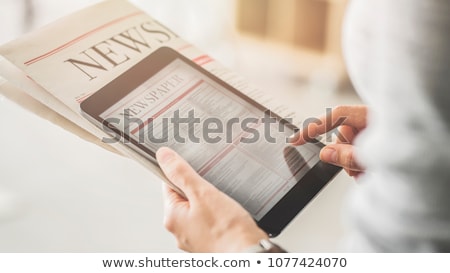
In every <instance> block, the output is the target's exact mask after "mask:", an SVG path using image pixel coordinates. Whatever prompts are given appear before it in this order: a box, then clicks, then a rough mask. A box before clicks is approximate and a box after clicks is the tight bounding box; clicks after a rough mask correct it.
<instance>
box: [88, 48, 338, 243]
mask: <svg viewBox="0 0 450 273" xmlns="http://www.w3.org/2000/svg"><path fill="white" fill-rule="evenodd" d="M81 111H82V114H83V115H84V116H85V117H86V118H87V119H89V120H90V121H91V122H93V123H95V124H96V125H97V126H99V127H100V128H102V129H103V130H104V131H106V132H107V133H109V134H110V135H111V138H105V139H104V140H103V141H105V142H114V141H122V142H124V143H125V144H127V145H129V146H130V147H132V148H133V149H134V150H136V151H137V152H139V153H140V154H142V155H144V156H145V157H147V158H148V159H149V160H151V161H152V162H154V163H155V164H157V163H156V160H155V153H156V151H157V150H158V148H159V147H163V146H168V147H170V148H172V149H173V150H175V151H177V152H178V153H179V154H180V155H181V156H182V157H183V158H185V159H186V160H187V161H188V162H189V163H190V164H191V165H192V167H193V168H194V169H195V170H196V171H197V172H198V173H199V174H200V175H201V176H202V177H204V178H205V179H206V180H207V181H209V182H210V183H212V184H214V185H215V186H216V187H217V188H218V189H220V190H221V191H223V192H224V193H226V194H228V195H229V196H230V197H232V198H233V199H235V200H236V201H237V202H239V203H240V204H241V205H242V206H243V207H244V208H245V209H246V210H247V211H248V212H249V213H250V214H251V215H252V217H253V218H254V220H255V221H256V222H257V223H258V225H259V226H260V227H261V228H262V229H263V230H264V231H266V232H267V233H268V234H269V235H270V236H276V235H278V234H279V233H280V232H281V230H283V228H285V227H286V225H287V224H288V223H289V222H290V221H291V220H292V219H293V218H294V217H295V216H296V215H297V214H298V213H299V212H300V210H302V208H304V207H305V206H306V205H307V204H308V202H309V201H311V199H313V198H314V196H315V195H316V194H317V193H318V192H319V191H320V190H321V189H322V188H323V187H324V186H325V185H326V184H327V182H328V181H330V180H331V179H332V178H333V177H334V176H335V175H336V174H337V172H338V171H339V170H340V168H338V167H335V166H332V165H328V164H325V163H323V162H321V161H320V160H319V152H320V149H321V148H322V147H323V144H321V143H320V142H316V143H307V144H305V145H302V146H299V147H293V146H291V145H289V144H288V142H287V138H288V137H289V136H291V135H292V134H293V133H294V132H295V131H296V130H297V128H296V127H295V126H294V125H293V124H292V123H290V122H289V121H288V120H286V119H282V118H281V117H279V116H278V115H276V114H275V113H272V112H271V111H270V110H268V109H266V107H264V106H262V105H261V104H259V103H257V102H256V101H254V100H252V99H251V98H249V97H248V96H246V95H244V94H243V93H241V92H239V91H238V90H237V89H236V88H234V87H232V86H231V85H229V84H227V83H226V82H224V81H222V80H221V79H219V78H218V77H216V76H214V75H213V74H212V73H210V72H208V71H206V70H205V69H203V68H202V67H200V66H199V65H197V64H195V63H194V62H193V61H191V60H189V59H188V58H186V57H184V56H183V55H181V54H180V53H178V52H176V51H174V50H173V49H170V48H167V47H162V48H160V49H158V50H156V51H155V52H153V53H152V54H150V55H149V56H148V57H146V58H145V59H144V60H142V61H141V62H140V63H138V64H136V65H135V66H133V67H132V68H131V69H129V70H128V71H126V72H125V73H123V74H122V75H120V76H119V77H117V78H116V79H114V80H113V81H111V82H110V83H109V84H107V85H106V86H104V87H103V88H101V89H100V90H98V91H97V92H95V93H94V94H93V95H91V96H90V97H88V98H87V99H86V100H84V101H83V102H82V103H81Z"/></svg>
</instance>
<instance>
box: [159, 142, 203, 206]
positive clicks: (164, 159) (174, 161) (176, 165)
mask: <svg viewBox="0 0 450 273" xmlns="http://www.w3.org/2000/svg"><path fill="white" fill-rule="evenodd" d="M156 160H157V161H158V163H159V166H160V167H161V169H162V171H163V172H164V174H165V175H166V177H167V179H169V181H170V182H172V183H173V184H174V185H175V186H177V187H178V188H180V190H182V191H183V192H184V194H185V195H186V197H187V199H191V198H193V197H195V196H196V195H197V194H198V192H199V191H201V190H202V189H203V188H204V187H205V186H206V187H207V186H209V183H208V182H206V181H205V180H204V179H203V178H202V177H201V176H200V175H199V174H198V173H197V172H196V171H195V170H194V169H192V167H191V166H190V165H189V163H187V162H186V161H185V160H184V159H183V158H182V157H181V156H180V155H178V154H177V153H176V152H175V151H173V150H172V149H170V148H167V147H162V148H160V149H158V151H157V152H156Z"/></svg>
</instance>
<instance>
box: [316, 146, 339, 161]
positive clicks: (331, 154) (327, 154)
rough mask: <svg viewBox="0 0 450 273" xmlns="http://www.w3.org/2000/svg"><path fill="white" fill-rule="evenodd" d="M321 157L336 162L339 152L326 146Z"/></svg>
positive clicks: (323, 159)
mask: <svg viewBox="0 0 450 273" xmlns="http://www.w3.org/2000/svg"><path fill="white" fill-rule="evenodd" d="M320 159H322V161H325V162H330V163H336V162H337V152H336V150H335V149H333V148H330V147H325V148H323V149H322V151H321V152H320Z"/></svg>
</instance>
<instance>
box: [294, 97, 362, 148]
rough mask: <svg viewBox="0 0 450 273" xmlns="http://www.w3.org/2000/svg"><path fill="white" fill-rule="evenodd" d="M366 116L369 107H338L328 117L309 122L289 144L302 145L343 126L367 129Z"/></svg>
mask: <svg viewBox="0 0 450 273" xmlns="http://www.w3.org/2000/svg"><path fill="white" fill-rule="evenodd" d="M366 116H367V107H366V106H364V105H356V106H337V107H335V108H334V109H333V110H332V111H331V112H330V113H328V114H327V115H324V116H321V117H320V118H318V119H315V120H313V121H311V122H308V123H307V124H306V125H305V126H304V127H303V128H302V130H300V131H299V132H298V133H296V134H294V135H293V136H291V137H290V138H289V142H290V143H291V144H292V145H302V144H305V143H306V142H310V141H312V140H314V139H315V138H316V137H318V136H319V135H321V134H324V133H326V132H328V131H331V130H333V129H335V128H336V127H339V126H341V125H348V126H350V127H353V128H355V129H357V130H358V131H360V130H362V129H364V128H365V127H366Z"/></svg>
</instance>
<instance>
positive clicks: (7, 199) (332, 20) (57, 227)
mask: <svg viewBox="0 0 450 273" xmlns="http://www.w3.org/2000/svg"><path fill="white" fill-rule="evenodd" d="M95 2H99V1H94V0H66V1H57V0H0V5H1V6H0V7H1V8H0V25H1V26H2V27H1V28H2V31H1V32H0V44H3V43H5V42H7V41H9V40H12V39H14V38H16V37H19V36H20V35H21V34H23V33H25V32H28V31H31V30H33V29H37V28H39V27H40V26H43V25H45V24H47V23H50V22H51V21H53V20H55V19H57V18H59V17H62V16H64V15H67V14H68V13H71V12H73V11H76V10H77V9H80V8H82V7H85V6H88V5H90V4H93V3H95ZM131 2H133V3H134V4H136V5H138V6H139V7H141V8H142V9H143V10H145V11H146V12H147V13H148V14H150V15H151V16H152V17H154V18H156V19H158V20H159V21H160V22H162V23H163V24H165V25H166V26H168V27H170V28H171V29H172V30H173V31H174V32H176V33H177V34H179V35H180V36H181V37H183V38H184V39H185V40H187V41H189V42H191V43H193V44H194V45H196V46H198V47H199V48H201V49H202V50H203V51H205V52H206V53H208V54H209V55H211V56H212V57H213V58H215V59H216V60H218V61H219V62H221V63H223V64H224V65H225V66H226V67H228V68H230V69H231V70H234V71H236V72H237V73H238V74H240V75H242V76H244V77H245V78H247V79H248V80H249V81H250V82H251V83H252V84H254V85H255V86H258V87H261V89H262V90H263V91H264V92H267V93H268V94H269V95H271V96H272V97H273V98H274V100H277V101H279V102H281V103H283V104H285V105H287V106H288V107H290V108H291V109H293V110H295V111H296V112H297V114H298V115H299V117H301V118H302V119H306V118H307V117H312V116H317V115H319V114H321V113H323V112H324V111H325V109H326V107H332V106H334V105H338V104H358V103H360V99H359V97H358V96H357V95H356V93H355V92H354V90H353V87H352V85H351V83H350V81H349V79H348V76H347V72H346V70H345V65H344V61H343V58H342V55H341V47H340V33H341V25H342V20H343V17H344V14H345V8H346V6H347V4H348V3H347V2H348V1H347V0H214V1H211V0H189V1H188V0H142V1H140V0H134V1H131ZM0 124H1V126H2V128H3V129H2V134H0V151H1V157H0V252H175V251H179V250H177V248H176V242H175V240H174V239H173V238H172V236H171V235H170V234H169V233H168V232H167V231H165V230H164V228H163V225H162V217H163V211H162V198H161V185H160V181H159V180H158V179H156V178H155V177H154V176H153V175H152V174H150V173H149V172H148V171H146V170H144V169H143V168H142V167H140V166H139V165H137V164H136V163H134V162H132V161H131V160H128V159H126V158H122V157H120V156H117V155H115V154H111V153H109V152H107V151H104V150H102V149H100V148H99V147H97V146H95V145H93V144H90V143H87V142H85V141H83V140H81V139H79V138H78V137H76V136H74V135H72V134H70V133H68V132H66V131H64V130H62V129H61V128H59V127H57V126H55V125H53V124H51V123H49V122H48V121H45V120H42V119H40V118H38V117H36V116H34V115H33V114H31V113H28V112H27V111H25V110H23V109H21V108H20V107H19V106H17V105H15V104H14V103H12V102H10V101H9V100H8V99H6V98H5V97H2V96H1V95H0ZM354 186H355V185H354V181H353V179H351V178H349V177H347V176H346V174H345V173H343V172H342V173H341V174H339V175H338V176H337V177H336V178H335V180H334V181H333V182H331V183H330V184H329V185H328V186H327V187H326V188H325V189H324V190H323V191H322V192H321V193H320V194H319V196H318V197H317V198H316V199H315V200H314V201H313V202H312V203H310V204H309V205H308V206H307V207H306V208H305V209H304V210H303V211H302V212H301V213H300V214H299V215H298V216H297V217H296V218H295V219H294V221H293V222H292V223H291V224H290V225H289V226H288V227H287V228H286V230H284V232H283V233H282V234H281V235H280V236H279V237H277V238H276V239H275V241H277V242H278V243H280V244H281V245H282V246H283V247H285V248H286V249H287V250H289V251H292V252H335V251H339V245H340V242H341V240H342V238H343V237H344V236H345V231H346V226H345V220H344V219H345V215H343V211H344V210H343V209H342V208H343V207H345V198H346V194H347V192H348V191H349V190H350V189H351V188H352V187H354Z"/></svg>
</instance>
